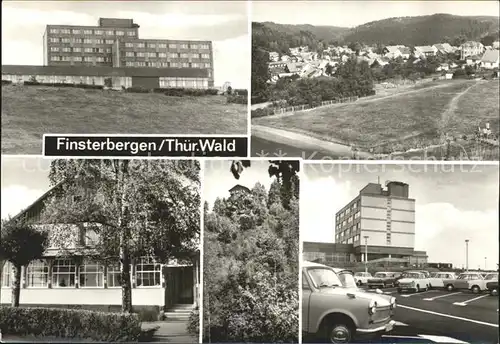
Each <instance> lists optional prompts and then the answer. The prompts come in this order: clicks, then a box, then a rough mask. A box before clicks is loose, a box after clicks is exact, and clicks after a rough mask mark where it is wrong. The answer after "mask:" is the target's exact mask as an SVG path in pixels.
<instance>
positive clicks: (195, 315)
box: [187, 309, 200, 337]
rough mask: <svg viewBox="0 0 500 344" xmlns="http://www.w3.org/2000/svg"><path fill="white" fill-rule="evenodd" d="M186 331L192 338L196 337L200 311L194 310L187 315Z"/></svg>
mask: <svg viewBox="0 0 500 344" xmlns="http://www.w3.org/2000/svg"><path fill="white" fill-rule="evenodd" d="M187 331H188V333H189V334H190V335H192V336H193V337H198V335H199V333H200V311H199V310H198V309H194V310H193V311H192V312H191V314H190V315H189V320H188V324H187Z"/></svg>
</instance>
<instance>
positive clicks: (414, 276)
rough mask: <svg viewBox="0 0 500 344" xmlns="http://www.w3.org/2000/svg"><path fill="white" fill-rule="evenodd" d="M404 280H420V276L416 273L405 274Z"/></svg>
mask: <svg viewBox="0 0 500 344" xmlns="http://www.w3.org/2000/svg"><path fill="white" fill-rule="evenodd" d="M404 277H405V278H422V274H419V273H418V272H407V273H405V275H404Z"/></svg>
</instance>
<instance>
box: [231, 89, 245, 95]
mask: <svg viewBox="0 0 500 344" xmlns="http://www.w3.org/2000/svg"><path fill="white" fill-rule="evenodd" d="M233 94H235V95H238V96H248V90H245V89H238V88H237V89H234V90H233Z"/></svg>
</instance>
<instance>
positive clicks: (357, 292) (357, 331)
mask: <svg viewBox="0 0 500 344" xmlns="http://www.w3.org/2000/svg"><path fill="white" fill-rule="evenodd" d="M395 308H396V298H395V297H391V296H390V295H385V294H379V293H369V292H365V291H362V290H361V289H359V288H358V287H357V285H356V282H355V278H354V275H353V274H352V272H351V271H348V270H344V269H335V268H331V267H328V266H325V265H322V264H317V263H311V262H304V263H303V266H302V330H303V332H304V335H306V336H307V335H314V336H317V337H320V338H321V339H322V340H326V341H327V342H329V343H349V342H352V341H353V340H357V339H359V338H362V337H365V336H368V337H378V336H380V335H382V334H383V333H387V332H389V331H392V329H393V327H394V324H395V322H394V320H393V316H394V309H395Z"/></svg>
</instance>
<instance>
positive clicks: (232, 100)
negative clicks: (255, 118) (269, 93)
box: [227, 94, 248, 105]
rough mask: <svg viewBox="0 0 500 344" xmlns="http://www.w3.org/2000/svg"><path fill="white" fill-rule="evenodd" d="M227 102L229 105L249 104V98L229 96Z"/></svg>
mask: <svg viewBox="0 0 500 344" xmlns="http://www.w3.org/2000/svg"><path fill="white" fill-rule="evenodd" d="M227 102H228V103H234V104H244V105H246V104H248V97H247V96H239V95H234V94H232V95H228V96H227Z"/></svg>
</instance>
